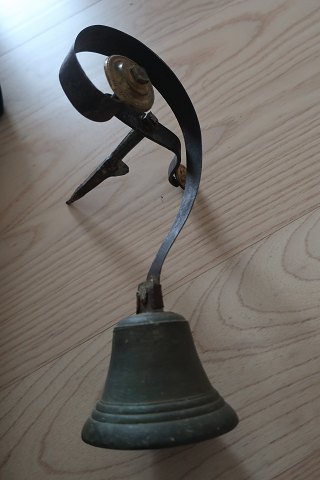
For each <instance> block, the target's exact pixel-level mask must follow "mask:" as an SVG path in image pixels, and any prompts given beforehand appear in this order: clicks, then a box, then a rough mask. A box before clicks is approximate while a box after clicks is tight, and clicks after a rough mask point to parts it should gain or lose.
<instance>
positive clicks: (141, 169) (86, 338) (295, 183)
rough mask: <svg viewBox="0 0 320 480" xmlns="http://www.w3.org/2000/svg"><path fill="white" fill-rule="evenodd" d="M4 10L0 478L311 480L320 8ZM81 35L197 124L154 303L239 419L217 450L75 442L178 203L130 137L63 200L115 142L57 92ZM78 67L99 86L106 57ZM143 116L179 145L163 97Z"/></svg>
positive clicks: (106, 5)
mask: <svg viewBox="0 0 320 480" xmlns="http://www.w3.org/2000/svg"><path fill="white" fill-rule="evenodd" d="M4 3H7V5H4ZM4 3H3V5H1V25H2V29H1V38H0V57H1V72H0V82H1V86H2V89H3V94H4V101H5V107H6V112H5V115H4V116H3V117H1V119H0V141H1V149H0V181H1V188H0V209H1V210H0V212H1V214H0V225H1V236H0V240H1V249H0V253H1V255H0V265H1V273H0V275H1V277H0V292H1V305H0V322H1V338H0V359H1V361H0V399H1V400H0V402H1V409H0V411H1V420H0V426H1V427H0V428H1V430H0V434H1V442H2V443H1V467H0V477H1V480H2V479H4V480H20V479H26V480H29V479H30V478H35V479H40V480H42V479H46V478H49V477H52V476H56V477H57V478H62V479H71V478H72V479H73V478H81V479H82V478H85V479H87V478H88V479H94V480H96V479H97V480H102V479H103V480H106V479H108V480H109V479H110V480H111V479H114V478H119V479H125V478H129V477H130V478H133V479H135V478H136V479H142V480H143V479H148V480H149V479H150V478H154V479H156V480H158V479H159V480H160V479H161V480H162V479H164V478H165V479H169V480H170V479H172V480H177V479H178V480H179V479H188V480H190V479H192V480H193V479H196V480H197V479H199V478H201V479H204V480H206V479H208V480H209V479H213V478H214V479H220V480H235V479H236V480H244V479H255V480H269V479H273V478H277V479H280V480H287V479H293V480H300V479H301V480H316V478H317V477H318V471H319V451H320V439H319V432H318V430H319V428H318V426H319V405H320V402H319V395H320V389H319V380H320V379H319V366H320V361H319V313H320V306H319V298H320V297H319V287H320V265H319V262H320V250H319V248H320V247H319V241H318V239H319V235H320V209H319V199H320V191H319V184H320V163H319V150H320V88H319V85H320V58H319V56H320V55H319V40H320V28H319V25H320V4H319V2H318V1H317V0H305V1H303V2H302V1H299V0H269V1H268V2H264V1H262V0H214V1H210V2H208V1H207V0H199V1H195V0H186V1H182V0H174V1H168V0H162V1H161V2H159V1H158V0H149V1H146V0H117V1H116V0H101V1H96V0H79V1H78V2H75V1H73V0H59V1H55V2H53V1H52V0H48V2H37V1H34V2H31V4H30V2H29V4H28V6H27V7H26V6H25V5H23V2H22V3H21V4H19V2H4ZM9 3H10V5H9ZM97 23H101V24H107V25H110V26H113V27H115V28H118V29H120V30H123V31H126V32H128V33H129V34H132V35H133V36H135V37H137V38H139V39H141V40H142V41H143V42H145V43H146V44H147V45H148V46H150V47H151V48H152V49H153V50H154V51H156V52H157V53H158V54H159V55H160V56H162V57H163V59H164V60H165V61H166V62H167V63H168V64H169V65H170V66H171V67H172V69H173V70H174V71H175V73H176V74H177V75H178V77H179V78H180V79H181V81H182V83H183V84H184V85H185V87H186V89H187V91H188V93H189V95H190V97H191V99H192V101H193V102H194V105H195V108H196V110H197V113H198V115H199V119H200V123H201V127H202V132H203V144H204V170H203V179H202V183H201V191H200V193H199V196H198V199H197V202H196V205H195V208H194V210H193V212H192V215H191V217H190V220H189V222H188V223H187V225H186V227H185V229H184V230H183V233H182V235H181V237H179V240H178V241H177V243H176V244H175V246H174V248H173V249H172V252H171V254H170V256H169V257H168V260H167V262H166V264H165V268H164V272H163V279H162V281H163V289H164V292H165V302H166V306H167V309H169V308H172V309H174V310H175V311H177V312H179V313H182V314H184V315H185V316H186V317H187V318H188V319H189V320H190V322H191V326H192V329H193V333H194V337H195V341H196V345H197V348H198V350H199V353H200V356H201V358H202V360H203V362H204V365H205V368H206V370H207V372H208V374H209V377H210V379H211V380H212V382H213V383H214V385H215V386H216V387H217V388H218V389H219V391H221V393H222V395H224V396H225V397H226V398H227V399H228V400H229V401H230V403H231V404H232V405H233V406H234V407H235V408H236V410H237V411H238V412H239V414H240V417H241V423H240V426H239V428H237V429H236V430H235V431H234V432H232V433H230V434H229V435H228V436H226V437H223V439H221V440H216V441H211V442H206V443H204V444H201V445H196V446H190V447H186V448H179V449H174V450H172V451H163V452H145V453H141V452H138V453H123V452H116V453H115V452H105V451H100V450H96V449H92V448H89V447H87V446H85V445H83V444H82V443H81V441H80V439H79V432H80V429H81V426H82V423H83V420H84V418H85V417H86V416H87V415H88V413H89V411H90V408H91V407H92V405H93V403H94V400H95V399H96V398H98V396H99V392H100V388H101V387H102V383H103V378H104V375H105V371H106V358H107V356H108V355H109V354H110V342H111V336H112V327H113V325H114V324H115V323H116V322H117V321H118V320H119V319H121V318H122V317H123V316H125V315H128V314H130V313H132V312H133V310H134V308H135V290H136V287H137V285H138V283H140V282H141V281H142V280H143V279H144V278H145V275H146V272H147V270H148V268H149V265H150V263H151V260H152V258H153V256H154V254H155V252H156V251H157V248H158V247H159V245H160V242H161V239H162V238H163V237H164V235H165V234H166V233H167V231H168V229H169V226H170V225H171V222H172V221H173V218H174V216H175V213H176V211H177V207H178V204H179V202H180V199H181V192H180V191H179V190H178V189H174V188H172V187H171V186H170V185H169V184H168V182H167V180H166V171H167V166H168V164H169V161H170V159H171V156H170V154H168V152H166V151H165V150H163V149H161V148H159V147H156V146H154V145H152V144H151V143H150V142H148V141H143V142H142V143H141V144H140V145H139V146H138V147H137V148H136V149H135V150H134V151H133V152H132V153H131V154H130V155H129V157H128V163H129V165H130V174H129V175H128V176H125V177H120V178H116V179H110V180H108V181H107V182H106V183H105V184H102V185H101V186H100V187H99V188H97V189H96V191H94V192H92V193H91V194H89V195H88V196H87V197H85V198H84V199H82V200H81V201H79V202H78V203H77V204H76V205H75V206H74V207H72V208H68V207H67V206H66V205H65V203H64V202H65V200H66V199H67V198H68V195H69V194H70V193H71V192H72V191H73V189H74V188H75V186H76V185H77V184H79V182H81V181H82V180H83V178H85V176H86V175H87V174H88V173H89V172H90V171H91V170H92V169H93V168H94V167H95V166H96V165H97V164H98V163H99V162H100V161H101V160H102V159H103V158H104V156H105V155H106V154H108V152H110V150H111V149H112V148H113V147H114V146H115V145H116V144H117V142H118V141H119V140H120V139H121V138H122V137H123V136H124V134H125V133H126V132H127V129H126V128H125V127H124V126H123V125H121V124H120V123H119V122H118V121H116V120H112V121H110V122H108V124H107V125H105V124H96V123H93V122H89V121H88V120H86V119H84V118H83V117H81V116H80V115H79V114H77V112H76V111H75V110H73V108H72V106H71V105H70V104H69V103H68V100H67V99H66V97H65V96H64V94H63V92H62V90H61V87H60V85H59V82H58V71H59V67H60V64H61V62H62V60H63V58H64V56H65V55H66V53H67V51H68V49H69V47H70V45H71V43H72V42H73V40H74V38H75V36H76V35H77V33H78V32H79V31H80V30H81V29H82V28H84V27H86V26H88V25H90V24H97ZM81 61H82V62H83V65H84V66H85V68H86V71H87V72H88V74H89V76H90V78H92V79H93V81H94V82H95V83H96V84H97V85H98V86H99V87H100V88H101V89H103V90H105V91H107V90H108V87H107V86H106V81H105V78H104V75H103V67H102V65H103V59H102V57H100V56H92V55H86V54H82V55H81ZM154 113H155V114H156V115H157V116H158V117H159V119H160V120H161V121H162V122H163V123H164V124H165V125H167V126H168V127H169V128H171V129H172V130H174V131H175V132H176V133H178V134H179V129H178V128H177V124H176V121H175V119H174V118H173V115H172V113H171V112H170V111H169V109H168V107H167V106H166V105H165V103H164V101H163V99H161V98H157V99H156V103H155V108H154ZM149 163H150V166H149Z"/></svg>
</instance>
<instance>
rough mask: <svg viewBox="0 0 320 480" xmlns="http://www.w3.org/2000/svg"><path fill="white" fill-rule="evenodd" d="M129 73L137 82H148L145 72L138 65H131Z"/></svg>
mask: <svg viewBox="0 0 320 480" xmlns="http://www.w3.org/2000/svg"><path fill="white" fill-rule="evenodd" d="M130 73H131V75H132V77H133V79H134V80H135V81H136V82H137V83H140V84H146V83H149V82H150V80H149V77H148V74H147V72H146V71H145V69H144V68H142V67H140V65H133V66H132V67H131V68H130Z"/></svg>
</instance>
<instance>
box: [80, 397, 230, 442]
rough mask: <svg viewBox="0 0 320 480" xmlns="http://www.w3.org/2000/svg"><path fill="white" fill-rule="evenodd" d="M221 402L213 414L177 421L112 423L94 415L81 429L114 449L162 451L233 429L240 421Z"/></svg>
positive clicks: (87, 439) (85, 435)
mask: <svg viewBox="0 0 320 480" xmlns="http://www.w3.org/2000/svg"><path fill="white" fill-rule="evenodd" d="M222 402H223V405H222V406H220V408H218V409H217V408H216V406H215V408H214V410H212V411H211V412H206V413H203V414H200V415H196V416H192V417H187V418H180V419H175V420H164V421H156V422H155V421H153V422H152V421H151V422H144V423H142V422H140V423H139V422H138V423H130V422H127V423H110V422H101V421H99V420H96V419H94V418H93V417H92V416H91V417H90V418H88V420H87V421H86V423H85V424H84V427H83V429H82V440H83V441H84V442H85V443H87V444H89V445H92V446H95V447H100V448H108V449H114V450H146V449H160V448H169V447H175V446H180V445H187V444H189V443H197V442H201V441H205V440H209V439H211V438H216V437H219V436H220V435H223V434H225V433H227V432H229V431H231V430H233V429H234V428H235V427H236V426H237V424H238V422H239V419H238V416H237V414H236V412H235V411H234V410H233V408H232V407H231V406H230V405H229V404H228V403H226V402H224V400H223V399H222ZM141 417H143V415H141Z"/></svg>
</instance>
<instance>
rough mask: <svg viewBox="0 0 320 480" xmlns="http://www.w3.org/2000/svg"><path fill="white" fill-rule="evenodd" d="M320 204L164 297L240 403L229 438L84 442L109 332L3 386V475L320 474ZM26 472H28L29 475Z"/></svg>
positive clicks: (174, 478)
mask: <svg viewBox="0 0 320 480" xmlns="http://www.w3.org/2000/svg"><path fill="white" fill-rule="evenodd" d="M319 232H320V211H317V212H314V213H313V214H312V215H306V216H304V218H302V219H299V220H297V221H295V222H293V223H291V224H290V225H289V226H287V227H285V228H283V229H281V230H280V231H279V232H277V233H275V234H273V235H272V236H270V237H269V238H267V239H265V240H263V241H260V242H259V243H257V244H256V245H254V246H252V247H250V248H248V249H246V250H245V251H244V252H242V253H241V254H238V255H236V256H234V257H232V258H230V259H229V260H227V261H225V262H224V263H222V264H221V265H219V266H217V267H215V268H213V269H210V270H209V271H208V272H206V273H204V274H202V275H201V276H199V277H197V278H196V279H194V280H193V281H190V282H189V283H188V284H186V285H184V286H182V287H180V288H178V289H177V290H175V291H174V292H172V293H171V294H169V295H167V297H166V303H167V305H168V308H170V309H173V310H174V311H177V312H180V313H183V314H185V316H186V317H187V318H188V319H189V320H190V322H191V326H192V330H193V334H194V337H195V340H196V345H197V349H198V351H199V354H200V357H201V360H202V361H203V364H204V367H205V369H206V371H207V373H208V375H209V378H210V380H211V381H212V383H213V384H214V385H215V387H216V388H218V389H219V391H220V392H221V393H222V394H223V395H224V396H225V398H227V399H228V401H229V402H230V403H231V404H232V405H233V406H234V408H236V410H237V411H238V413H239V416H240V424H239V426H238V427H237V428H236V429H235V430H234V431H232V432H231V433H229V434H228V435H226V436H224V437H223V438H221V439H216V440H212V441H208V442H204V443H202V444H198V445H193V446H188V447H180V448H175V449H172V450H170V449H169V450H164V451H154V452H150V451H149V452H117V451H116V452H114V451H110V450H109V451H108V450H106V451H105V450H100V449H95V448H91V447H88V446H86V445H85V444H83V443H82V442H81V440H80V430H81V427H82V424H83V422H84V419H85V418H86V416H87V415H88V414H89V411H90V407H92V406H93V404H94V402H95V401H96V400H97V399H98V398H99V395H100V391H101V388H102V385H103V380H104V377H105V374H106V359H108V357H109V354H110V348H111V344H110V342H111V334H112V332H111V329H108V330H106V331H105V332H103V333H101V334H99V335H97V336H95V337H94V338H93V339H90V340H88V341H86V342H85V343H83V344H82V345H79V346H77V347H76V348H74V349H72V350H71V351H70V352H68V353H66V354H64V355H63V356H62V357H60V358H59V359H57V360H54V361H53V362H52V363H51V364H48V365H46V366H44V367H42V368H40V369H38V370H36V371H35V372H34V373H32V374H31V375H29V376H28V377H26V378H25V379H23V380H21V381H19V382H16V383H15V384H14V385H11V386H9V387H7V388H5V389H3V390H2V398H1V400H0V411H1V412H2V419H1V421H0V422H1V423H0V425H1V431H2V432H3V437H2V444H0V445H1V452H2V457H1V463H0V464H1V467H0V475H1V478H3V479H16V478H19V479H24V478H36V479H38V478H39V479H45V478H49V477H51V476H55V477H56V478H61V479H63V480H65V479H71V478H86V479H88V480H89V479H90V480H91V479H102V478H103V479H115V478H119V479H122V480H124V479H127V478H133V479H139V480H144V479H150V478H154V479H163V478H166V479H168V480H178V479H179V480H180V479H188V480H190V479H198V478H202V479H204V480H209V479H213V478H214V479H217V480H218V479H219V480H221V479H223V480H234V479H237V480H245V479H259V480H269V479H273V478H277V479H281V480H282V479H283V480H285V479H289V478H290V480H291V479H294V480H298V479H299V480H302V479H303V480H315V479H316V478H317V471H318V468H319V455H318V454H319V451H320V433H319V428H318V427H319V418H320V402H319V399H320V387H319V385H320V382H319V381H320V373H319V362H320V353H319V339H320V333H319V328H318V325H319V315H320V302H319V285H320V247H319V242H318V238H319ZM23 472H27V474H26V476H24V473H23Z"/></svg>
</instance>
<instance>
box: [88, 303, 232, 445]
mask: <svg viewBox="0 0 320 480" xmlns="http://www.w3.org/2000/svg"><path fill="white" fill-rule="evenodd" d="M146 310H148V308H146ZM237 423H238V418H237V415H236V413H235V412H234V411H233V409H232V408H231V407H230V406H229V405H228V404H227V403H226V402H225V401H224V400H223V398H222V397H221V396H220V395H219V393H218V392H217V391H216V390H215V389H214V388H213V387H212V385H211V384H210V382H209V379H208V377H207V375H206V373H205V371H204V369H203V367H202V365H201V362H200V360H199V357H198V354H197V351H196V349H195V346H194V342H193V339H192V334H191V330H190V326H189V323H188V322H187V321H186V320H185V319H184V317H182V316H181V315H178V314H176V313H172V312H163V311H161V309H157V310H153V311H143V312H141V313H138V314H137V315H132V316H130V317H128V318H126V319H124V320H122V321H120V322H119V323H118V324H117V326H116V327H115V329H114V332H113V345H112V354H111V360H110V366H109V372H108V376H107V380H106V383H105V387H104V391H103V394H102V398H101V400H100V401H99V402H98V403H97V405H96V408H95V409H94V410H93V412H92V415H91V417H90V418H89V419H88V420H87V422H86V423H85V425H84V428H83V431H82V438H83V440H84V441H85V442H86V443H89V444H91V445H94V446H97V447H104V448H115V449H125V450H127V449H146V448H162V447H170V446H177V445H183V444H187V443H191V442H199V441H201V440H206V439H209V438H213V437H217V436H219V435H222V434H223V433H226V432H228V431H229V430H232V429H233V428H234V427H235V426H236V425H237Z"/></svg>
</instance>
